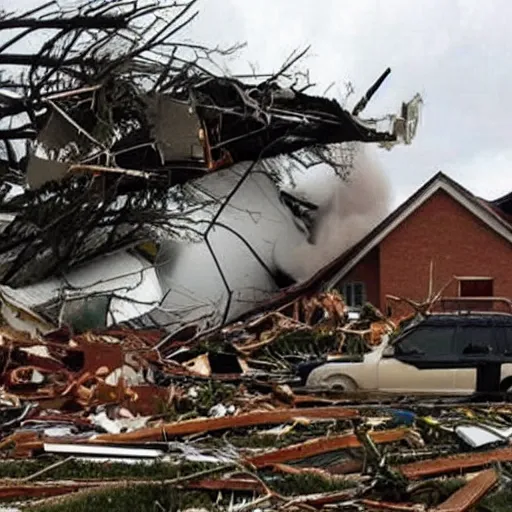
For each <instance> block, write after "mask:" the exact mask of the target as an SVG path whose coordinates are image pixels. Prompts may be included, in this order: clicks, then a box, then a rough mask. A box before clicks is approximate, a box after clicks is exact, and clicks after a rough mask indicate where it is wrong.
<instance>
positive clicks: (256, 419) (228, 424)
mask: <svg viewBox="0 0 512 512" xmlns="http://www.w3.org/2000/svg"><path fill="white" fill-rule="evenodd" d="M358 417H359V411H357V410H355V409H346V408H344V407H309V408H304V409H296V408H294V409H278V410H275V411H254V412H250V413H247V414H239V415H238V416H225V417H223V418H198V419H193V420H187V421H177V422H174V423H169V424H167V425H162V426H160V427H154V428H144V429H140V430H137V431H136V432H128V433H125V434H102V435H99V436H97V437H96V438H95V439H94V440H91V441H90V442H92V443H112V442H116V443H131V442H138V441H160V440H164V439H165V438H168V437H176V436H187V435H191V434H198V433H206V432H215V431H217V430H225V429H231V428H240V427H253V426H257V425H269V424H278V423H283V422H286V421H292V420H296V419H300V418H305V419H307V420H322V419H324V420H328V419H334V420H342V419H355V418H358Z"/></svg>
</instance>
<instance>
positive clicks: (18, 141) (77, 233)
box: [0, 0, 419, 286]
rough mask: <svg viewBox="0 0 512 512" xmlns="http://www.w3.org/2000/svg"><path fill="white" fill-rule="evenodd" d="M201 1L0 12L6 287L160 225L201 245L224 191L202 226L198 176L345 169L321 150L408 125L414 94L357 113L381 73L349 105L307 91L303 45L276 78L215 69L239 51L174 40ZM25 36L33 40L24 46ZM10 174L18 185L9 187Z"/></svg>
mask: <svg viewBox="0 0 512 512" xmlns="http://www.w3.org/2000/svg"><path fill="white" fill-rule="evenodd" d="M196 3H197V0H191V1H187V2H176V1H174V2H164V1H151V0H149V1H138V0H127V1H119V2H111V1H109V0H96V1H92V2H84V3H83V4H82V5H78V6H76V5H75V6H74V7H73V8H68V9H67V8H65V7H63V6H61V5H59V3H58V2H56V1H50V2H48V3H44V4H42V5H41V6H40V7H37V8H35V9H33V10H31V11H28V12H25V13H22V14H18V13H6V12H4V13H1V14H0V39H1V43H0V66H1V75H0V141H1V142H0V144H1V145H2V153H1V154H0V175H1V179H2V187H1V188H0V193H1V195H0V199H1V208H0V209H1V212H2V213H4V214H12V215H14V220H13V221H12V222H10V223H9V224H8V225H7V226H6V227H5V228H4V229H3V230H2V232H1V233H0V256H1V258H0V260H1V263H0V283H1V284H8V285H11V286H23V285H26V284H28V283H32V282H35V281H37V280H39V279H41V278H44V277H47V276H49V275H52V274H54V273H55V272H62V271H65V270H67V269H69V268H70V267H73V266H74V265H76V264H78V263H81V262H84V261H86V260H90V259H91V258H93V257H95V256H98V255H100V254H104V253H106V252H108V251H112V250H115V249H117V248H120V247H123V246H126V245H129V244H131V245H133V244H135V243H138V242H143V241H146V240H147V239H155V238H158V236H162V233H164V235H163V236H166V237H179V236H183V234H184V233H188V234H189V235H190V234H192V235H194V236H195V235H198V236H204V237H205V239H206V241H207V243H208V233H209V230H210V229H211V227H212V226H213V225H214V223H215V222H216V221H217V220H218V216H219V212H220V211H222V208H224V206H225V204H226V203H227V202H228V201H229V197H227V198H226V200H225V202H224V203H223V204H221V205H217V206H218V211H217V214H215V215H214V216H213V219H212V223H211V225H209V226H208V227H207V228H206V229H199V228H198V226H196V225H195V224H194V222H193V221H192V220H191V215H190V212H191V211H194V210H195V209H200V208H203V207H204V206H205V203H204V198H202V199H201V200H198V198H197V197H195V196H194V194H193V193H191V190H190V189H189V188H187V187H186V186H185V185H186V184H187V183H188V182H189V181H191V180H193V179H195V178H198V177H201V176H203V175H205V174H206V173H210V172H214V171H216V170H218V169H221V168H223V167H228V166H230V165H233V164H234V163H237V162H240V161H249V162H251V161H252V162H254V163H255V162H258V161H259V160H261V159H262V158H270V157H277V156H279V155H288V156H289V157H290V161H291V162H292V163H293V162H299V163H301V164H302V165H308V163H311V162H317V161H319V160H321V161H326V162H328V163H332V164H333V165H334V166H335V167H336V168H337V170H338V171H339V170H340V169H341V170H342V171H343V170H345V171H346V170H347V168H348V167H350V165H349V164H347V165H345V164H344V163H341V162H340V161H339V160H337V161H336V160H335V161H332V152H331V149H330V144H332V143H338V142H345V141H362V142H378V143H381V144H384V145H393V144H394V143H395V142H397V141H405V142H406V143H408V142H409V141H410V139H411V138H412V136H413V135H414V132H415V128H416V126H415V119H416V116H415V114H416V109H417V107H418V103H419V98H415V99H414V100H413V101H412V102H411V103H408V104H404V105H403V106H402V112H401V113H400V115H399V116H388V121H390V123H389V124H390V129H389V130H384V131H379V130H378V129H377V124H378V123H377V121H371V122H369V121H367V122H365V121H363V120H361V119H360V118H359V114H360V113H361V112H362V111H363V109H364V107H365V106H366V103H367V102H368V100H369V99H370V98H371V96H372V95H373V94H374V92H375V91H376V90H377V88H378V87H379V86H380V84H381V83H382V81H383V80H384V79H385V78H386V76H387V75H388V74H389V69H388V70H386V72H385V73H384V74H383V75H382V76H381V77H380V78H379V80H378V81H377V82H376V83H375V84H374V86H373V87H372V88H370V90H369V91H368V92H367V93H366V95H365V96H364V97H363V98H362V100H361V101H360V102H359V103H358V104H357V105H356V106H355V107H354V109H353V111H352V112H348V111H347V110H345V109H344V108H342V107H341V106H340V104H339V103H338V102H336V101H335V100H329V99H326V98H323V97H317V96H312V95H309V94H307V92H306V90H307V88H308V87H309V85H310V84H309V83H307V82H306V83H304V80H300V79H299V78H303V77H301V76H300V75H298V74H297V72H296V71H295V66H296V64H297V62H299V60H300V58H301V57H302V56H303V55H304V53H305V52H295V53H294V54H292V55H291V56H290V58H289V59H288V60H287V61H286V62H285V63H284V64H283V66H282V68H281V69H280V70H278V72H276V73H274V74H270V75H259V76H252V77H249V79H247V77H245V78H244V77H237V76H225V75H224V74H218V70H219V69H221V66H220V65H219V64H218V62H217V59H222V58H223V57H224V56H226V55H229V54H232V53H233V52H236V51H237V50H238V49H239V48H240V46H241V45H235V46H233V47H230V48H219V47H217V48H208V47H206V46H203V45H200V44H194V43H189V42H182V41H180V39H179V35H180V34H181V33H182V31H183V29H184V28H185V26H186V25H188V24H189V23H190V22H191V21H192V20H193V19H194V18H195V17H196V16H197V14H198V12H197V11H194V8H195V7H196ZM28 41H30V42H31V43H34V44H36V45H39V48H37V49H36V50H35V51H30V52H27V51H26V48H27V47H28V45H27V44H26V43H27V42H28ZM32 47H33V44H32ZM285 81H287V86H286V87H285V86H283V83H284V82H285ZM252 169H253V165H249V166H248V168H247V171H246V174H245V176H247V175H249V174H250V173H251V171H252ZM277 169H278V170H277V172H276V177H277V176H278V175H279V172H280V171H281V169H280V168H279V166H277ZM242 180H243V179H242ZM12 184H18V185H22V186H23V187H24V189H25V191H24V193H23V194H20V195H17V196H16V197H11V195H10V194H9V190H10V187H11V185H12ZM219 271H220V272H221V273H222V271H221V270H220V268H219Z"/></svg>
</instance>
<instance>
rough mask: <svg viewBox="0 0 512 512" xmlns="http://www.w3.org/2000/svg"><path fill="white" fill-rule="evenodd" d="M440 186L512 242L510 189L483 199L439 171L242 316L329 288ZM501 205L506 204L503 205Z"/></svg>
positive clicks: (511, 196) (511, 197)
mask: <svg viewBox="0 0 512 512" xmlns="http://www.w3.org/2000/svg"><path fill="white" fill-rule="evenodd" d="M439 190H443V191H444V192H446V193H447V194H449V195H450V196H451V197H452V198H453V199H455V200H456V201H457V202H458V203H459V204H461V205H462V206H464V207H465V208H466V209H467V210H469V211H470V212H471V213H472V214H473V215H475V216H476V217H477V218H479V219H480V220H481V221H483V222H484V223H485V224H486V225H487V226H488V227H489V228H490V229H492V230H493V231H494V232H496V233H497V234H498V235H499V236H502V237H503V238H505V239H506V240H508V241H509V242H510V243H511V244H512V216H511V215H509V214H508V209H507V208H508V207H510V202H511V199H512V193H511V194H508V195H507V196H504V197H502V198H500V199H497V200H495V201H486V200H484V199H481V198H478V197H476V196H475V195H473V194H472V193H471V192H470V191H469V190H467V189H466V188H464V187H463V186H462V185H460V184H459V183H457V182H456V181H454V180H453V179H451V178H450V177H449V176H447V175H446V174H444V173H443V172H438V173H437V174H435V175H434V176H433V177H432V178H431V179H430V180H428V181H427V182H426V183H425V184H424V185H423V186H421V187H420V188H419V189H418V190H417V191H416V192H415V193H414V194H413V195H412V196H410V197H409V199H407V200H406V201H405V202H404V203H402V204H401V205H400V206H399V207H398V208H397V209H396V210H394V211H393V212H392V213H391V214H390V215H388V216H387V217H386V218H385V219H384V220H383V221H382V222H381V223H380V224H379V225H378V226H376V227H375V228H374V229H373V230H372V231H371V232H370V233H368V235H366V236H365V237H364V238H363V239H362V240H361V241H360V242H358V243H357V244H356V245H355V246H353V247H352V248H350V249H348V250H347V251H345V252H344V253H343V254H341V255H340V256H339V257H338V258H336V259H335V260H333V261H332V262H331V263H329V264H328V265H326V266H325V267H323V268H322V269H321V270H319V271H318V272H317V273H316V274H315V275H314V276H312V277H311V278H310V279H308V280H307V281H305V282H302V283H300V284H297V285H293V286H290V287H288V288H285V289H284V290H283V291H282V292H281V293H280V294H278V295H277V296H275V297H273V298H272V299H271V300H269V301H267V302H265V303H263V304H261V305H260V306H258V307H257V308H256V309H253V310H251V311H250V312H248V313H247V314H244V315H243V317H246V316H248V315H253V314H255V313H257V312H258V311H260V310H261V311H264V310H268V309H270V308H278V307H280V306H282V305H284V304H286V303H288V302H290V301H293V300H294V299H296V298H297V297H299V296H301V295H304V294H307V293H309V292H312V291H316V290H318V289H319V288H322V287H323V288H327V289H329V288H331V287H333V286H335V285H336V284H337V283H338V282H339V281H340V280H341V279H342V278H343V276H344V275H346V274H347V272H349V271H350V270H351V269H352V268H353V267H354V266H355V265H357V263H358V262H359V261H361V260H362V259H363V258H364V257H365V256H366V255H367V254H368V253H369V252H370V251H371V250H372V249H373V248H375V247H376V246H377V245H378V244H379V243H380V242H381V241H382V240H383V239H384V238H385V237H386V236H387V235H388V234H389V233H391V231H393V230H394V229H395V228H396V227H397V226H398V225H399V224H401V223H402V222H403V221H404V220H405V219H406V218H407V217H409V215H411V214H412V213H413V212H414V211H416V210H417V209H418V208H419V207H420V206H421V205H422V204H424V203H425V202H426V201H427V200H428V199H429V198H430V197H431V196H432V195H433V194H435V193H436V192H437V191H439ZM503 205H508V206H507V208H504V207H503Z"/></svg>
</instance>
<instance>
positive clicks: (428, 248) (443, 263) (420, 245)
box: [379, 191, 512, 308]
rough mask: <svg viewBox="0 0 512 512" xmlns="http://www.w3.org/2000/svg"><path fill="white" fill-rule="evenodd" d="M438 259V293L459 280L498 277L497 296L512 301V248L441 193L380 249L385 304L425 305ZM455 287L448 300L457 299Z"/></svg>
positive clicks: (436, 275) (495, 280)
mask: <svg viewBox="0 0 512 512" xmlns="http://www.w3.org/2000/svg"><path fill="white" fill-rule="evenodd" d="M431 260H434V290H439V289H440V288H441V287H442V286H443V285H444V284H445V283H446V282H447V281H448V280H449V279H450V278H451V277H452V276H453V275H459V276H489V277H493V278H494V295H495V296H505V297H509V298H512V244H510V242H508V241H506V240H505V239H504V238H502V237H501V236H499V235H498V234H497V233H495V232H494V231H492V230H491V228H489V227H488V226H487V225H486V224H484V223H483V222H482V221H481V220H480V219H478V218H477V217H475V216H474V215H473V214H472V213H470V212H469V211H468V210H466V208H464V207H463V206H462V205H460V204H459V203H458V202H457V201H455V200H454V199H452V198H451V197H450V196H449V195H448V194H447V193H446V192H444V191H438V192H436V193H435V194H434V195H433V196H432V197H431V198H430V199H428V200H427V201H426V202H425V203H424V204H423V205H422V206H421V207H420V208H418V209H417V210H416V211H415V212H414V213H413V214H412V215H411V216H409V217H408V218H407V219H406V220H404V221H403V222H402V223H401V224H400V225H399V226H398V227H397V228H396V229H395V230H393V231H392V232H391V233H390V234H389V235H388V236H387V237H386V238H385V239H384V240H383V241H382V242H381V244H380V276H381V281H380V301H379V306H380V307H381V308H383V307H384V304H385V300H384V299H385V295H386V294H393V295H398V296H402V297H404V296H405V297H408V298H411V299H414V300H423V299H425V298H426V297H427V294H428V282H429V266H430V261H431ZM457 294H458V286H457V284H456V283H455V282H454V283H452V284H451V285H450V287H449V288H447V289H446V291H445V293H444V295H445V296H446V295H451V296H456V295H457Z"/></svg>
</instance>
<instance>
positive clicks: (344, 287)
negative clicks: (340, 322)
mask: <svg viewBox="0 0 512 512" xmlns="http://www.w3.org/2000/svg"><path fill="white" fill-rule="evenodd" d="M357 285H359V286H361V305H359V306H356V305H354V304H353V303H354V302H355V292H354V289H355V288H354V287H355V286H357ZM348 286H351V287H352V288H351V290H352V293H351V295H352V296H351V297H348V294H347V287H348ZM340 291H341V294H342V295H343V298H344V299H345V303H346V304H347V306H348V307H351V308H360V307H363V306H364V305H365V304H366V285H365V283H364V281H345V282H343V283H342V284H341V290H340ZM351 303H352V304H351Z"/></svg>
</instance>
